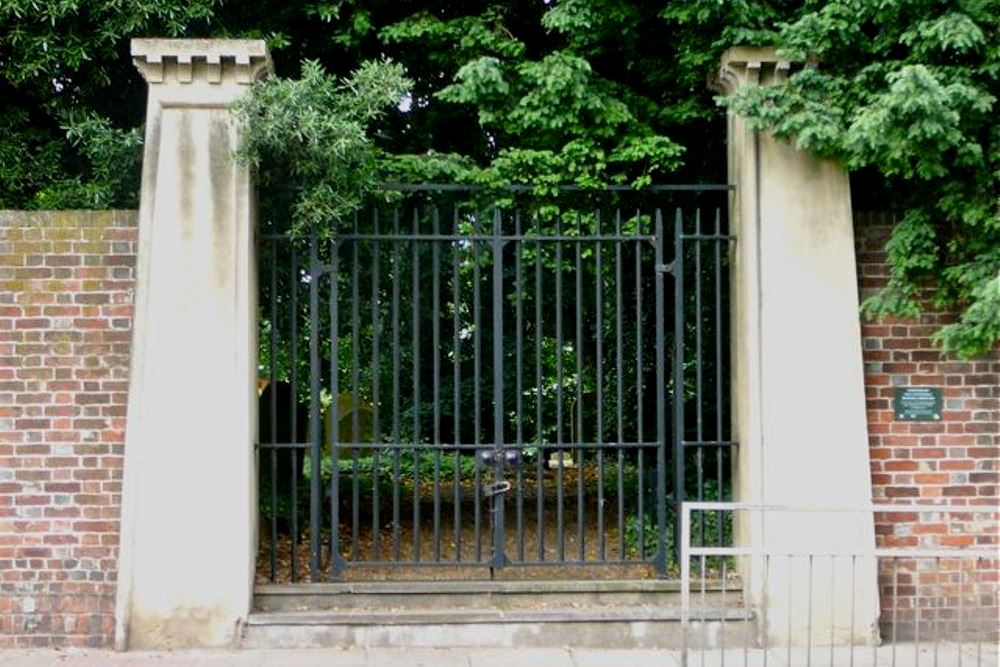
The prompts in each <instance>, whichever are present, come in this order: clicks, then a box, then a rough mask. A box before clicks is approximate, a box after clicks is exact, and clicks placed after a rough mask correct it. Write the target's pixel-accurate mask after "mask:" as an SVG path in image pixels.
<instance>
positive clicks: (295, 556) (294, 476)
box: [272, 250, 300, 583]
mask: <svg viewBox="0 0 1000 667" xmlns="http://www.w3.org/2000/svg"><path fill="white" fill-rule="evenodd" d="M298 264H299V263H298V256H297V255H296V253H295V252H294V250H293V251H292V302H291V318H290V319H291V332H290V333H291V340H290V341H289V342H290V343H291V356H290V357H289V359H290V360H291V363H289V365H288V371H289V373H288V374H289V379H290V380H291V385H292V392H291V397H290V400H289V403H290V405H289V409H290V412H291V414H290V417H291V422H292V429H291V431H292V432H291V438H290V440H291V441H292V442H298V426H299V425H298V419H297V412H298V411H297V410H296V409H295V408H296V404H297V401H298V398H297V397H298V389H299V382H298V380H299V378H298V368H297V367H298V359H299V340H298V339H299V330H298V323H299V320H298V317H299V281H298V279H297V275H298V272H299V266H298ZM272 389H276V387H273V388H272ZM274 398H277V396H275V397H274ZM288 454H289V457H290V458H291V459H292V468H291V472H290V477H291V482H292V484H291V495H292V497H291V515H292V516H291V520H292V521H291V524H292V554H291V556H292V557H291V565H292V577H291V579H292V582H293V583H294V582H295V581H297V580H298V576H299V553H298V552H299V537H300V536H299V450H298V449H297V448H295V447H292V448H291V449H290V450H289V451H288Z"/></svg>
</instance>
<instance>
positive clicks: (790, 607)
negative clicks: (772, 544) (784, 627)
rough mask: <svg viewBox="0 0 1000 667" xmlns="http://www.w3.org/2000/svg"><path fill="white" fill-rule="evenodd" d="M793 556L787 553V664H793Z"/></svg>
mask: <svg viewBox="0 0 1000 667" xmlns="http://www.w3.org/2000/svg"><path fill="white" fill-rule="evenodd" d="M793 558H794V557H793V556H792V554H788V591H787V592H786V597H787V598H788V664H789V665H793V664H795V663H793V662H792V643H793V642H792V592H793V591H794V588H793V587H792V580H793V578H794V577H792V565H793Z"/></svg>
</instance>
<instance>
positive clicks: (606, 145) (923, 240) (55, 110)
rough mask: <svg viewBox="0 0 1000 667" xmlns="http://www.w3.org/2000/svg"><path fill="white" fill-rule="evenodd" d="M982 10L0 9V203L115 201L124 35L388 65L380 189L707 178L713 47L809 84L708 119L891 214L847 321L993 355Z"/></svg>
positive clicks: (209, 5) (126, 181) (993, 223)
mask: <svg viewBox="0 0 1000 667" xmlns="http://www.w3.org/2000/svg"><path fill="white" fill-rule="evenodd" d="M997 5H998V3H997V0H884V1H882V2H878V3H872V2H867V1H865V0H833V1H830V2H820V1H819V0H796V1H793V0H776V1H775V2H769V3H756V2H749V0H730V1H729V2H719V1H718V0H690V1H689V2H683V3H681V2H664V1H663V0H657V1H655V2H654V1H650V0H554V1H553V2H544V3H538V2H535V1H531V2H529V1H527V0H517V1H514V2H506V3H497V2H492V1H490V0H472V1H470V2H463V3H452V2H448V1H446V0H424V1H421V2H416V1H415V0H398V1H396V2H387V1H385V0H307V1H304V2H299V3H294V4H293V3H281V2H276V1H275V0H252V1H249V0H248V1H246V2H240V3H236V2H232V0H229V1H223V0H196V1H194V2H179V0H166V1H163V2H156V3H153V2H148V1H147V0H132V1H131V2H129V3H127V5H126V6H125V7H124V8H123V7H122V3H121V2H120V1H119V0H93V1H91V2H83V0H64V1H63V2H59V3H39V2H38V1H37V0H11V1H10V2H7V3H4V5H3V6H2V7H0V94H3V95H4V96H5V99H6V100H10V101H9V102H8V104H7V105H6V106H5V108H4V109H3V111H0V127H2V128H3V129H4V132H3V134H2V135H0V158H2V159H0V164H2V165H3V167H0V205H3V206H57V205H62V206H68V205H73V206H80V205H86V206H93V207H106V206H110V205H134V203H135V196H136V192H137V185H136V184H137V183H138V173H137V172H138V162H137V159H138V158H137V156H138V150H137V148H138V142H139V134H138V133H137V132H136V130H135V127H136V126H137V124H138V123H139V122H140V121H141V114H142V107H141V94H142V86H141V84H140V83H139V81H138V77H136V76H135V74H134V73H133V72H132V71H131V66H130V64H129V63H128V58H127V55H126V53H125V49H126V44H125V41H126V37H128V36H131V35H133V34H136V33H138V32H145V33H147V34H156V33H159V34H167V35H182V34H183V35H197V34H206V33H208V32H211V33H213V34H217V35H218V34H228V35H233V36H256V37H263V38H266V39H267V40H268V42H269V44H270V45H271V47H272V50H273V51H274V54H275V60H276V66H277V70H278V71H279V72H281V73H291V74H293V75H294V74H296V73H297V72H298V68H299V64H300V62H301V61H302V60H303V59H312V60H317V61H319V62H320V63H322V64H323V66H324V67H325V68H326V70H327V71H328V72H329V73H330V74H331V76H334V77H347V76H349V74H350V72H351V71H352V70H353V69H355V68H356V67H357V66H358V65H359V64H360V63H362V62H364V61H366V60H380V59H382V58H384V57H388V58H390V59H391V60H393V61H394V62H396V63H399V64H401V65H402V66H403V67H404V68H405V70H406V72H407V75H408V77H409V78H410V80H411V81H412V86H411V88H410V96H409V97H408V98H407V99H406V100H404V101H403V102H402V103H401V104H399V105H398V107H397V108H395V109H390V110H389V111H388V113H387V114H386V115H385V116H384V117H383V118H382V119H381V120H380V122H379V123H378V125H377V126H375V127H374V128H373V131H372V133H371V135H370V139H371V142H370V144H369V145H370V146H372V147H374V148H375V149H377V150H378V151H380V153H379V156H378V159H377V161H376V162H375V163H369V166H370V167H372V168H374V169H375V170H376V173H377V174H378V177H379V178H384V179H387V180H418V181H419V180H457V181H472V182H479V183H486V184H491V183H502V182H509V181H527V182H531V183H536V184H552V183H556V182H573V183H578V184H582V185H594V184H600V183H634V184H638V185H642V184H645V183H649V182H651V181H661V182H662V181H668V180H673V181H677V180H684V181H699V180H701V181H705V180H707V181H721V180H722V179H723V178H724V174H725V165H724V157H723V156H724V153H725V152H724V150H723V141H724V125H723V115H722V113H721V112H720V110H719V108H718V102H717V100H715V99H714V98H713V95H712V94H711V93H710V92H709V91H708V90H707V88H706V86H705V79H706V76H707V75H708V74H709V73H710V72H712V71H713V69H714V68H715V67H716V64H717V63H718V57H719V55H720V53H721V52H722V50H723V49H725V48H726V47H728V46H732V45H735V44H751V45H753V44H776V45H778V46H779V47H780V48H781V49H782V50H783V52H784V53H785V54H787V55H788V56H789V57H790V58H795V59H816V60H818V61H819V63H820V64H819V67H818V68H816V69H807V70H804V71H802V72H799V73H797V74H795V75H794V76H793V77H791V80H790V81H789V82H788V84H787V85H784V86H781V87H778V88H769V89H753V88H751V89H747V90H745V91H743V92H741V93H740V94H739V95H737V96H735V97H733V98H732V99H731V100H728V101H725V102H724V103H727V104H730V105H732V108H733V109H734V110H735V111H736V112H737V113H741V114H744V115H745V116H747V117H748V118H751V119H752V120H753V122H755V123H757V124H758V125H759V126H760V127H761V128H765V129H768V130H771V131H774V132H775V133H777V134H778V135H779V136H783V137H787V138H789V139H790V140H792V141H794V142H796V144H797V145H799V146H800V147H802V148H804V149H806V150H809V151H812V152H814V153H817V154H819V155H823V156H827V157H832V158H835V159H839V160H841V161H843V162H844V164H845V165H846V166H847V167H848V168H850V169H851V170H853V171H854V172H855V173H856V174H859V175H861V178H857V179H855V182H854V186H855V187H854V196H855V199H856V201H860V202H873V203H874V205H877V206H878V207H880V208H893V209H896V210H898V211H900V212H901V222H900V224H899V225H898V226H897V228H896V231H895V233H894V234H893V239H892V241H891V243H890V244H889V248H888V250H889V257H890V262H891V265H892V267H893V268H892V271H893V273H892V280H891V282H890V284H889V286H888V287H887V289H886V290H884V291H883V292H882V293H881V294H880V295H879V296H877V297H875V298H873V299H870V300H869V301H868V302H866V304H865V308H866V311H867V312H869V313H871V314H873V315H885V314H898V315H907V316H912V315H914V314H916V313H917V312H919V309H920V308H922V307H925V306H926V305H928V304H930V305H933V306H935V307H942V308H950V309H954V310H956V311H959V312H960V313H961V319H960V320H959V321H958V322H956V323H954V324H952V325H948V326H946V327H944V328H943V329H942V330H941V331H940V333H939V334H938V341H939V342H940V343H941V344H942V345H943V347H944V349H945V350H948V351H955V352H958V353H960V354H962V355H966V356H968V355H973V354H982V353H985V352H987V351H989V350H990V349H992V348H993V346H995V345H996V342H997V341H998V340H1000V278H998V276H997V265H998V261H1000V258H998V252H1000V250H998V249H1000V223H998V215H997V209H998V204H997V194H996V193H997V191H998V187H997V185H998V184H997V180H998V170H1000V167H998V162H1000V160H998V149H997V138H998V136H997V135H998V129H997V127H996V123H994V122H991V118H992V115H993V114H994V113H995V108H996V101H995V95H994V91H996V90H997V89H998V88H1000V86H998V85H997V84H998V82H997V77H998V76H1000V74H998V73H1000V58H998V48H1000V47H998V46H997V43H998V40H997V21H998V19H997V17H998V16H1000V7H998V6H997ZM36 6H37V7H36ZM38 7H41V9H38ZM102 26H103V27H102ZM304 73H305V75H306V77H308V76H310V75H309V73H308V72H304ZM305 80H306V79H305V78H303V81H305ZM109 82H113V83H114V85H110V86H109V85H108V83H109ZM109 89H110V90H112V91H115V93H114V94H113V95H110V96H109V95H107V91H108V90H109ZM289 111H290V112H291V113H293V114H294V113H296V110H295V109H290V110H289ZM123 165H124V168H123ZM304 168H305V167H302V168H299V167H297V168H296V169H304ZM343 182H346V181H343ZM343 182H342V183H343ZM354 185H357V182H355V183H354ZM352 187H353V185H352ZM335 189H336V188H335ZM315 194H316V192H314V195H315ZM330 196H331V197H332V199H331V200H330V201H331V202H335V200H336V199H337V197H342V195H341V194H337V195H334V194H333V191H331V192H330ZM350 196H351V197H356V192H355V193H353V194H351V195H350ZM342 201H346V200H342ZM310 206H312V207H313V209H314V211H315V212H316V213H317V214H319V213H320V212H322V211H324V210H333V209H330V208H328V207H327V205H326V204H323V205H320V204H319V200H317V199H315V197H314V198H313V200H312V204H310ZM335 207H336V205H335V204H334V208H335ZM927 295H929V297H930V298H929V299H927V298H924V297H925V296H927Z"/></svg>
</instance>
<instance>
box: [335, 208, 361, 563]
mask: <svg viewBox="0 0 1000 667" xmlns="http://www.w3.org/2000/svg"><path fill="white" fill-rule="evenodd" d="M354 233H355V234H357V233H358V216H357V215H356V214H355V216H354ZM360 264H361V242H360V241H357V240H354V241H351V560H355V561H356V560H358V559H359V558H360V537H361V535H360V534H361V469H360V456H361V454H360V452H359V449H360V448H359V447H358V443H359V441H360V440H361V412H360V411H359V410H358V406H359V405H360V404H361V403H360V401H361V396H360V394H359V392H360V385H361V285H360V282H361V281H360V279H359V278H360V276H359V271H360V266H359V265H360ZM330 413H331V427H332V428H333V429H336V428H338V427H339V425H340V397H339V396H334V397H333V402H332V403H331V404H330Z"/></svg>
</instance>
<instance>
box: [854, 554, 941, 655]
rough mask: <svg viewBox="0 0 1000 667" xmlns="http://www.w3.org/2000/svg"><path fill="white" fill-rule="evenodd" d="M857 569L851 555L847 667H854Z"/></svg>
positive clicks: (855, 558) (856, 563)
mask: <svg viewBox="0 0 1000 667" xmlns="http://www.w3.org/2000/svg"><path fill="white" fill-rule="evenodd" d="M857 569H858V557H857V555H855V554H851V615H850V620H849V623H848V626H847V628H848V630H847V636H848V645H849V646H850V663H849V665H848V667H854V592H855V590H856V588H855V587H856V586H857V581H858V577H857ZM875 576H876V578H877V577H878V574H876V575H875ZM876 585H877V584H876ZM872 643H875V642H872ZM959 667H961V666H959Z"/></svg>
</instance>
